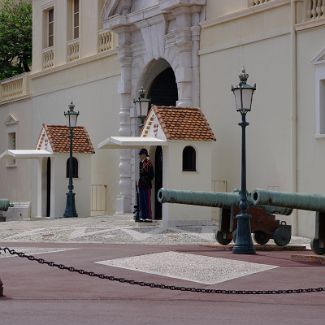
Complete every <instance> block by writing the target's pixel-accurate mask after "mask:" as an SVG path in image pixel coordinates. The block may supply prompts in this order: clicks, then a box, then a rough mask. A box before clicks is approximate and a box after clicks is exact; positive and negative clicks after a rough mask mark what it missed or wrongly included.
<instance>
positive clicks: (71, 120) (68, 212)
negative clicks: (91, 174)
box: [63, 102, 79, 218]
mask: <svg viewBox="0 0 325 325" xmlns="http://www.w3.org/2000/svg"><path fill="white" fill-rule="evenodd" d="M74 108H75V105H74V104H73V102H71V104H70V105H69V110H68V111H67V112H64V116H65V117H66V119H67V125H68V127H69V131H70V159H69V185H68V192H67V204H66V208H65V212H64V215H63V216H64V217H65V218H74V217H78V214H77V211H76V205H75V193H73V179H72V177H73V164H72V148H73V128H74V127H76V126H77V119H78V115H79V111H78V112H76V111H75V110H74Z"/></svg>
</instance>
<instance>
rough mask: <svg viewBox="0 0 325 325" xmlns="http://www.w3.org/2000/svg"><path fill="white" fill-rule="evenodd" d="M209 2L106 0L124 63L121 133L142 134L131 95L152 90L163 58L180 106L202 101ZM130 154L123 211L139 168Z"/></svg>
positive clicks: (123, 164)
mask: <svg viewBox="0 0 325 325" xmlns="http://www.w3.org/2000/svg"><path fill="white" fill-rule="evenodd" d="M205 4H206V0H146V1H144V0H132V1H131V0H107V1H106V3H105V6H104V9H103V15H104V17H103V21H104V29H105V30H111V31H114V32H115V33H116V34H117V38H118V44H117V52H118V58H119V62H120V66H121V80H120V85H119V93H120V98H121V108H120V129H119V135H122V136H127V135H131V134H132V135H138V132H139V131H138V129H137V121H136V119H132V120H131V117H133V116H134V113H133V100H132V99H133V98H135V97H136V94H137V90H138V89H139V88H140V87H141V86H143V87H145V88H146V89H148V88H149V87H150V85H151V82H152V81H153V80H154V78H155V77H156V76H157V75H158V74H159V72H162V71H163V68H164V63H162V62H166V63H165V64H166V67H169V66H170V67H171V68H172V69H173V71H174V73H175V77H176V83H177V89H178V102H177V105H178V106H199V84H200V82H199V56H198V51H199V42H200V25H199V24H200V21H201V18H202V12H203V10H202V9H203V8H204V6H205ZM149 67H150V69H149ZM153 71H155V72H156V74H155V73H154V72H153ZM133 155H134V153H133ZM131 157H132V152H131V151H128V150H123V151H121V154H120V165H119V167H120V182H119V185H120V196H119V199H118V203H117V212H118V213H124V212H127V211H131V198H132V196H134V195H133V193H132V184H133V183H134V181H135V173H136V170H135V169H136V168H135V165H136V163H135V159H132V158H131Z"/></svg>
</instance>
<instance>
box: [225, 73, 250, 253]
mask: <svg viewBox="0 0 325 325" xmlns="http://www.w3.org/2000/svg"><path fill="white" fill-rule="evenodd" d="M239 79H240V82H239V85H238V86H236V87H232V89H231V90H232V92H233V93H234V95H235V101H236V111H237V112H240V114H241V117H242V121H241V123H239V125H240V126H241V128H242V146H241V187H240V203H239V208H240V213H239V214H238V215H237V216H236V219H237V235H236V241H235V246H234V248H233V250H232V252H233V253H235V254H255V248H254V245H253V241H252V237H251V226H250V219H251V216H250V215H249V214H248V213H247V209H248V200H247V189H246V127H247V126H248V125H249V123H248V122H246V114H247V113H248V112H249V111H250V110H251V106H252V100H253V94H254V91H255V90H256V84H255V85H254V86H250V85H249V84H247V83H246V82H247V79H248V74H247V73H246V71H245V69H244V68H243V70H242V73H241V74H240V75H239Z"/></svg>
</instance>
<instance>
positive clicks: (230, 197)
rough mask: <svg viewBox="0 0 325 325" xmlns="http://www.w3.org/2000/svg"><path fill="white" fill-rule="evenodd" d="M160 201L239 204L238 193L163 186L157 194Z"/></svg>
mask: <svg viewBox="0 0 325 325" xmlns="http://www.w3.org/2000/svg"><path fill="white" fill-rule="evenodd" d="M157 197H158V201H159V202H160V203H178V204H189V205H200V206H208V207H219V208H221V207H226V206H227V207H230V206H238V205H239V200H240V199H239V194H238V193H219V192H193V191H178V190H167V189H164V188H161V189H160V190H159V191H158V194H157Z"/></svg>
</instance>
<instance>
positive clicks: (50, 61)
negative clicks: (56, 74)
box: [42, 46, 54, 69]
mask: <svg viewBox="0 0 325 325" xmlns="http://www.w3.org/2000/svg"><path fill="white" fill-rule="evenodd" d="M53 66H54V49H53V46H52V47H48V48H46V49H44V50H43V51H42V67H43V69H48V68H51V67H53Z"/></svg>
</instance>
